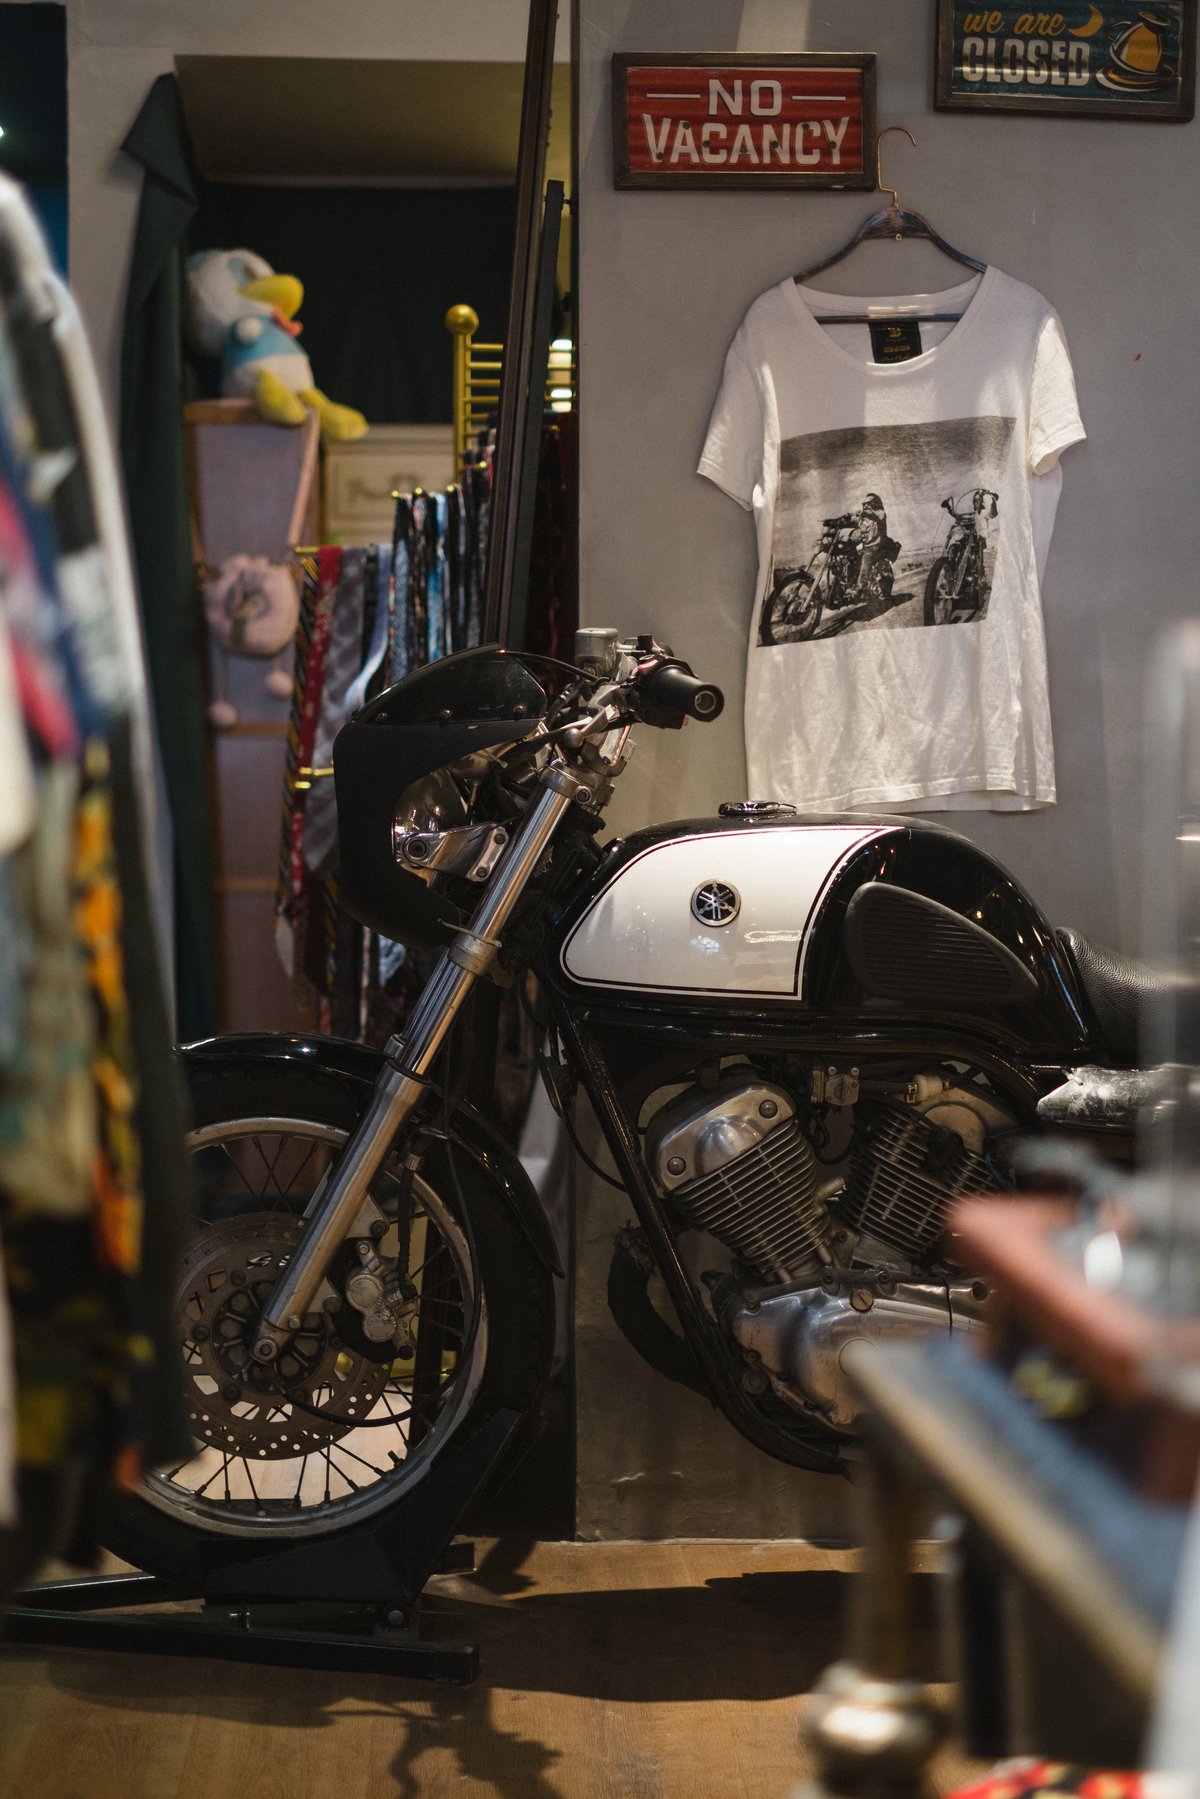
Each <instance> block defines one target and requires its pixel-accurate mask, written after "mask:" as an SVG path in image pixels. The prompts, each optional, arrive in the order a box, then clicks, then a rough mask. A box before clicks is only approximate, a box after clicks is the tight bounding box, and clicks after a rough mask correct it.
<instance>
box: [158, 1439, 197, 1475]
mask: <svg viewBox="0 0 1200 1799" xmlns="http://www.w3.org/2000/svg"><path fill="white" fill-rule="evenodd" d="M207 1448H208V1445H207V1443H206V1444H205V1445H204V1448H203V1449H193V1451H192V1453H191V1455H189V1456H185V1457H184V1459H183V1461H182V1462H177V1463H176V1464H175V1466H174V1467H173V1468H172V1469H170V1470H169V1471H168V1472H167V1473H166V1474H164V1475H163V1477H162V1478H163V1479H164V1480H174V1479H175V1476H176V1475H177V1474H182V1472H183V1470H184V1469H185V1468H188V1467H190V1466H191V1464H192V1463H193V1462H194V1461H195V1460H196V1458H197V1456H201V1455H203V1454H204V1450H205V1449H207Z"/></svg>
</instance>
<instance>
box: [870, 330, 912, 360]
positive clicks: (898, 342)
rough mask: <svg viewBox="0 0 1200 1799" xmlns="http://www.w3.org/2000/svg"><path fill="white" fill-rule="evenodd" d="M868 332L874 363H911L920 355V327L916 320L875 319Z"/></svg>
mask: <svg viewBox="0 0 1200 1799" xmlns="http://www.w3.org/2000/svg"><path fill="white" fill-rule="evenodd" d="M870 330H871V353H872V355H873V356H874V358H875V361H876V362H911V360H912V358H913V357H914V356H920V354H921V327H920V325H919V323H918V322H917V320H916V319H876V320H872V321H871V326H870Z"/></svg>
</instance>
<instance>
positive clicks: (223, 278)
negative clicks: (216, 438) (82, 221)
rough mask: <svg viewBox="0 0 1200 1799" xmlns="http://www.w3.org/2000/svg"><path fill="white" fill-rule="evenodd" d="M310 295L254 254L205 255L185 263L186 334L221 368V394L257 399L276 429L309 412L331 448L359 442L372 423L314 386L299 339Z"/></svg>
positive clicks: (298, 420)
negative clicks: (302, 313) (301, 313)
mask: <svg viewBox="0 0 1200 1799" xmlns="http://www.w3.org/2000/svg"><path fill="white" fill-rule="evenodd" d="M303 299H304V289H303V287H302V286H301V284H300V282H299V281H297V279H296V277H295V276H294V275H277V274H276V273H275V271H274V269H273V268H272V267H271V265H270V263H269V262H265V261H264V260H263V258H262V257H261V256H256V255H255V254H254V252H253V251H252V250H204V251H201V253H200V254H199V255H198V256H192V257H189V259H188V264H187V301H188V305H187V329H188V337H189V341H190V342H191V344H192V347H193V348H194V349H195V350H197V351H198V352H199V353H200V354H201V355H202V356H209V357H213V358H215V359H218V360H219V361H220V364H221V392H222V393H223V394H224V395H226V396H227V397H228V398H230V399H251V400H253V401H254V404H255V405H256V406H257V408H258V410H259V412H260V413H261V414H262V416H263V418H265V419H270V421H271V422H272V424H276V425H300V424H303V422H304V418H305V411H306V408H309V407H311V408H312V410H313V411H314V412H315V413H316V414H317V417H318V419H319V421H320V425H321V436H322V437H323V438H324V439H326V441H327V442H331V443H347V442H349V441H350V440H351V439H352V438H355V437H361V436H362V435H363V433H364V432H365V431H366V429H367V421H366V419H365V418H364V417H363V415H362V413H361V412H356V411H355V410H354V408H353V407H352V406H337V405H335V404H334V402H333V401H332V400H329V399H326V397H325V395H324V394H323V393H322V392H321V390H320V389H319V388H318V387H316V386H315V385H314V384H313V372H312V365H311V363H310V362H309V360H308V357H307V356H306V355H305V354H304V351H303V350H302V349H301V348H300V346H299V344H298V343H297V342H296V339H297V338H298V337H299V335H300V325H299V322H298V320H297V319H296V314H297V313H298V312H299V310H300V304H301V301H302V300H303Z"/></svg>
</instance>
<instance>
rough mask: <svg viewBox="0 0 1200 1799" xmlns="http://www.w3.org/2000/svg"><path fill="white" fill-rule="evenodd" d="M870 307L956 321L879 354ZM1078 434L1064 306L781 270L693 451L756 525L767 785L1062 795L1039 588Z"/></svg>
mask: <svg viewBox="0 0 1200 1799" xmlns="http://www.w3.org/2000/svg"><path fill="white" fill-rule="evenodd" d="M870 309H876V310H881V311H882V310H887V311H894V312H903V311H905V310H907V311H909V312H910V313H916V312H947V313H953V312H955V311H956V310H957V311H959V312H961V317H959V318H958V320H957V322H953V321H952V320H948V321H946V322H944V323H941V324H934V325H932V326H931V325H928V324H926V323H922V325H921V332H922V334H923V336H922V339H921V341H922V343H923V346H924V347H923V349H922V352H921V353H920V354H918V355H916V356H914V357H912V358H910V359H909V360H907V361H901V362H889V363H880V364H876V363H874V362H873V361H872V360H871V354H872V348H871V339H870V328H869V326H867V325H863V324H860V323H858V322H857V321H858V320H859V319H861V316H862V315H863V314H864V313H865V312H867V311H868V310H870ZM839 312H840V313H846V314H852V315H854V318H853V319H848V320H847V322H846V323H845V324H844V325H843V324H841V323H839V324H836V325H834V326H833V327H832V329H831V328H830V327H828V326H825V325H822V324H818V323H817V320H816V317H814V314H816V313H819V314H820V315H821V317H822V319H825V318H828V317H830V316H834V315H836V314H838V313H839ZM1083 435H1084V433H1083V426H1082V423H1081V421H1080V418H1079V411H1078V406H1077V403H1076V397H1075V386H1074V379H1073V376H1072V373H1071V365H1070V360H1069V357H1068V353H1067V348H1066V343H1065V339H1064V337H1063V333H1062V327H1061V324H1060V322H1059V320H1058V317H1057V315H1056V314H1055V312H1054V310H1053V308H1052V307H1051V306H1050V305H1049V303H1048V302H1047V301H1046V300H1045V299H1043V298H1042V296H1041V295H1040V294H1037V293H1036V292H1035V291H1034V290H1033V289H1032V288H1030V287H1027V286H1025V285H1024V284H1023V283H1021V282H1017V281H1014V280H1012V279H1011V278H1010V277H1008V276H1006V275H1003V274H1001V273H1000V271H999V270H996V269H991V268H989V269H987V270H985V271H984V273H983V275H982V276H981V277H980V276H976V277H973V278H972V279H971V280H970V281H968V282H964V283H961V284H959V285H958V286H957V287H955V288H954V289H952V290H950V291H949V292H946V293H942V294H937V295H906V296H899V297H897V296H888V297H886V298H878V299H876V298H872V299H870V300H864V299H863V298H862V297H861V296H854V297H847V296H844V295H833V294H822V293H815V292H814V291H813V290H811V289H807V288H800V287H797V285H796V284H795V283H794V282H793V281H791V280H788V281H785V282H782V283H780V284H779V285H778V286H777V287H774V288H771V289H770V290H768V292H767V293H766V294H763V295H761V296H760V297H759V299H758V300H756V301H755V302H754V305H753V306H752V307H751V308H750V310H749V312H748V313H747V315H746V318H745V320H744V321H743V323H742V326H741V327H740V329H739V331H738V333H737V335H736V337H735V338H734V341H733V344H732V346H731V348H730V351H729V354H728V356H727V358H726V363H725V373H724V379H723V381H722V385H721V390H720V393H719V394H718V397H717V402H716V405H715V407H714V409H713V415H712V419H711V422H710V425H709V431H708V436H707V440H706V443H705V447H704V453H703V455H702V457H701V460H700V465H699V472H700V473H701V474H703V475H706V476H708V477H709V479H711V480H713V481H715V482H716V484H717V485H718V486H719V487H721V488H722V489H723V490H724V491H725V492H726V493H728V494H730V495H731V496H732V497H733V498H734V499H736V500H737V501H738V502H739V504H741V505H742V506H744V507H746V508H747V509H748V510H750V511H752V512H753V514H754V516H755V524H756V531H757V539H758V550H759V575H758V583H757V590H756V594H755V601H754V610H753V615H752V624H751V631H750V645H749V661H748V667H747V704H746V750H747V762H748V769H749V776H750V783H749V784H750V790H751V792H752V793H753V795H754V797H756V798H777V799H785V800H790V801H792V803H794V804H796V805H798V806H800V807H802V808H803V809H806V810H809V811H837V810H845V809H853V808H856V807H869V806H887V807H889V808H892V809H900V810H903V809H908V808H911V809H920V810H944V809H947V808H950V807H955V808H964V809H972V808H979V807H991V808H993V809H998V810H1024V809H1027V808H1030V807H1034V806H1039V805H1046V804H1050V803H1052V802H1053V800H1054V797H1055V786H1054V762H1053V744H1052V738H1051V730H1050V710H1049V692H1048V681H1047V672H1046V655H1045V637H1044V630H1043V625H1042V614H1041V591H1040V587H1041V576H1042V572H1043V569H1044V564H1045V555H1046V551H1047V548H1048V545H1049V540H1050V533H1051V530H1052V528H1053V521H1054V513H1055V508H1056V505H1057V500H1058V494H1059V490H1060V486H1061V473H1060V470H1059V467H1058V458H1059V455H1060V453H1061V451H1062V450H1063V449H1065V448H1066V447H1067V445H1068V444H1070V443H1074V442H1076V441H1077V440H1078V439H1080V438H1081V437H1082V436H1083Z"/></svg>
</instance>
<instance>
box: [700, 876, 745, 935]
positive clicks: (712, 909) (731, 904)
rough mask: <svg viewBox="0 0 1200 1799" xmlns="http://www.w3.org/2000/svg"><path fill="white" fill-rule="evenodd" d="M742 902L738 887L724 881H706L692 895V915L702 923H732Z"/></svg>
mask: <svg viewBox="0 0 1200 1799" xmlns="http://www.w3.org/2000/svg"><path fill="white" fill-rule="evenodd" d="M741 904H742V901H741V896H740V894H739V893H738V890H737V888H736V887H727V886H726V885H725V883H724V881H705V883H704V885H703V886H702V887H697V889H696V891H695V893H693V895H692V916H693V917H694V918H698V919H699V921H700V923H701V924H708V925H718V924H732V922H733V920H734V919H735V918H736V917H737V915H738V912H739V911H740V910H741Z"/></svg>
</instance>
